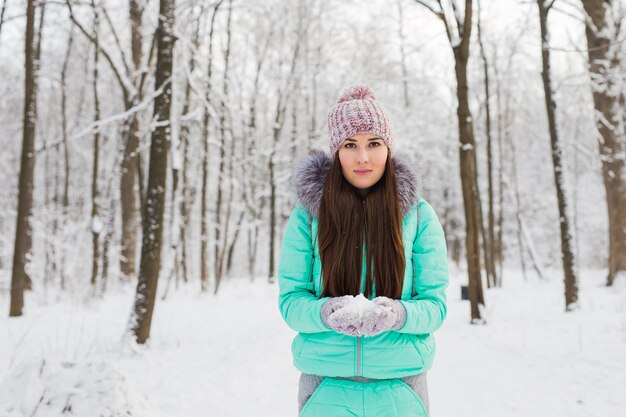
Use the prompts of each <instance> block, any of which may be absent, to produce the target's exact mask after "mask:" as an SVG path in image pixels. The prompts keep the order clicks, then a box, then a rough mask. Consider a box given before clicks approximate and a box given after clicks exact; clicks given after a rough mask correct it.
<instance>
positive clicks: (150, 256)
mask: <svg viewBox="0 0 626 417" xmlns="http://www.w3.org/2000/svg"><path fill="white" fill-rule="evenodd" d="M175 7H176V5H175V0H161V2H160V10H159V25H158V28H157V31H158V34H157V37H158V40H157V42H158V57H157V66H156V74H155V89H157V90H158V89H160V88H163V92H162V93H161V94H160V95H158V96H157V97H156V98H155V100H154V118H155V119H156V122H157V126H156V127H155V129H154V131H153V133H152V143H151V146H150V167H149V173H148V189H147V199H146V206H145V212H144V214H143V238H142V247H141V262H140V266H139V279H138V283H137V295H136V297H135V308H134V313H133V317H132V318H131V329H132V331H133V333H134V334H135V336H136V338H137V343H140V344H143V343H145V341H146V340H147V339H148V338H149V336H150V324H151V321H152V313H153V311H154V303H155V298H156V290H157V282H158V278H159V272H160V264H161V241H162V236H163V212H164V205H165V190H166V179H167V148H168V142H169V140H170V134H171V131H170V130H171V127H170V111H171V101H172V80H171V78H172V61H173V57H174V42H175V40H176V37H175V35H174V11H175Z"/></svg>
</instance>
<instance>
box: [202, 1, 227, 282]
mask: <svg viewBox="0 0 626 417" xmlns="http://www.w3.org/2000/svg"><path fill="white" fill-rule="evenodd" d="M223 2H224V0H220V1H218V2H217V3H216V4H215V6H214V7H213V16H212V17H211V29H210V30H209V64H208V68H207V88H206V95H205V106H208V105H209V103H210V102H211V88H212V85H211V73H212V70H213V33H214V30H215V17H216V16H217V12H218V9H219V7H220V6H221V5H222V3H223ZM210 122H211V118H210V114H209V108H208V107H206V108H205V109H204V120H203V129H202V139H203V141H204V154H203V155H204V156H203V159H202V195H201V202H200V210H201V213H200V223H201V224H200V288H201V289H202V291H208V289H209V219H208V213H207V211H208V205H207V194H208V191H209V131H210Z"/></svg>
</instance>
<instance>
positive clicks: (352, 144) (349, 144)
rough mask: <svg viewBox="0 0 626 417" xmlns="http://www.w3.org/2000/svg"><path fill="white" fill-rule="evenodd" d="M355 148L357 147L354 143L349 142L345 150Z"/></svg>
mask: <svg viewBox="0 0 626 417" xmlns="http://www.w3.org/2000/svg"><path fill="white" fill-rule="evenodd" d="M353 146H356V145H355V144H354V143H351V142H348V143H346V144H345V145H344V146H343V147H344V148H352V147H353Z"/></svg>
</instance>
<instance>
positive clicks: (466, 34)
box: [453, 0, 485, 322]
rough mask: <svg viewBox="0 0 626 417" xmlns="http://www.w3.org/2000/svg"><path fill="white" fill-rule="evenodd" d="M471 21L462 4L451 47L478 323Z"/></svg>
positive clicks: (469, 269)
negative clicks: (458, 38) (459, 31)
mask: <svg viewBox="0 0 626 417" xmlns="http://www.w3.org/2000/svg"><path fill="white" fill-rule="evenodd" d="M471 21H472V1H471V0H466V1H465V24H464V25H463V31H462V41H461V43H460V44H459V45H458V46H456V47H453V51H454V61H455V72H456V80H457V97H458V101H459V102H458V107H457V116H458V119H459V140H460V148H459V149H460V166H461V172H460V174H461V187H462V190H463V207H464V211H465V233H466V234H465V246H466V249H467V253H466V257H467V273H468V283H469V285H468V293H469V294H468V295H469V299H470V309H471V317H472V322H481V321H482V317H481V314H480V308H479V305H484V304H485V300H484V297H483V285H482V278H481V270H480V247H479V238H480V218H479V214H480V213H479V208H478V205H477V201H478V190H477V189H476V180H475V179H476V164H475V161H476V158H475V155H474V152H475V149H476V144H475V141H474V127H473V122H472V114H471V112H470V108H469V99H468V86H467V60H468V58H469V39H470V33H471Z"/></svg>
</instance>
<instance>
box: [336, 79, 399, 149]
mask: <svg viewBox="0 0 626 417" xmlns="http://www.w3.org/2000/svg"><path fill="white" fill-rule="evenodd" d="M327 118H328V134H329V136H330V151H331V155H333V156H334V155H335V154H336V153H337V150H338V149H339V147H340V146H341V144H342V143H343V141H344V140H346V139H347V138H349V137H350V136H354V135H357V134H361V133H369V134H372V135H377V136H379V137H380V138H381V139H382V140H383V142H385V145H387V147H388V148H389V149H390V150H391V142H392V137H391V122H390V121H389V116H388V115H387V112H386V111H385V108H384V107H383V106H382V105H381V104H380V103H379V102H378V101H376V96H374V92H373V91H372V89H371V88H370V87H369V86H367V85H365V84H358V85H355V86H352V87H349V88H346V89H345V90H344V91H343V92H342V93H341V95H340V96H339V100H337V104H335V106H334V107H333V108H332V109H330V111H329V112H328V116H327Z"/></svg>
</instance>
